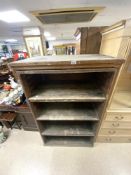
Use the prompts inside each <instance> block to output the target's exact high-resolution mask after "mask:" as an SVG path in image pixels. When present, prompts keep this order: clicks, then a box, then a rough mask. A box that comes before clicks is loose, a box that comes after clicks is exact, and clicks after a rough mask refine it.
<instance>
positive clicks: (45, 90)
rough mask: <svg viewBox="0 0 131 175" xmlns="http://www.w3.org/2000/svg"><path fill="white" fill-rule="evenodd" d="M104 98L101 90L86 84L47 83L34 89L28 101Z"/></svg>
mask: <svg viewBox="0 0 131 175" xmlns="http://www.w3.org/2000/svg"><path fill="white" fill-rule="evenodd" d="M105 99H106V97H105V95H104V93H103V92H102V90H100V89H98V88H95V87H89V85H86V84H84V85H83V84H78V83H74V84H49V85H44V86H40V87H39V88H38V89H35V90H34V91H33V93H32V96H31V97H30V98H29V100H30V102H73V101H77V102H81V101H85V102H86V101H90V102H92V101H93V102H97V101H99V102H102V101H104V100H105Z"/></svg>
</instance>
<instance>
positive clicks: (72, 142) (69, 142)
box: [45, 136, 93, 146]
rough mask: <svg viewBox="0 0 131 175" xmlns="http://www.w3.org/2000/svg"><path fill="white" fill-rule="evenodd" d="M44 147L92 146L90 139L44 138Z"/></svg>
mask: <svg viewBox="0 0 131 175" xmlns="http://www.w3.org/2000/svg"><path fill="white" fill-rule="evenodd" d="M45 140H46V141H45V145H47V146H48V145H50V146H92V145H93V143H92V141H91V138H90V137H49V136H46V137H45Z"/></svg>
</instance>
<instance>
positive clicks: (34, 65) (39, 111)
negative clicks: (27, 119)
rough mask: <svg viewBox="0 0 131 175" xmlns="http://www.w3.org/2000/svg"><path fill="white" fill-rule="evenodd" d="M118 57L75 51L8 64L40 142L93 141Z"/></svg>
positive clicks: (83, 143)
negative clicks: (33, 122) (19, 84)
mask: <svg viewBox="0 0 131 175" xmlns="http://www.w3.org/2000/svg"><path fill="white" fill-rule="evenodd" d="M123 62H124V60H122V59H117V58H112V57H107V56H102V55H77V56H45V57H38V58H37V57H36V58H30V59H26V60H22V61H17V62H14V63H11V64H10V65H11V67H12V69H13V70H14V73H15V74H17V76H18V77H19V79H20V81H21V84H22V86H23V89H24V91H25V95H26V98H27V100H28V103H29V106H30V110H31V111H32V114H33V116H34V119H35V121H36V124H37V126H38V129H39V132H40V135H41V137H42V139H43V141H44V144H45V145H65V146H66V145H67V146H69V145H70V146H91V145H93V143H94V142H95V140H96V137H97V134H98V131H99V128H100V126H101V122H102V119H103V117H104V115H105V111H106V107H107V105H108V102H109V100H110V96H111V94H112V90H113V87H114V84H115V81H116V79H117V76H118V73H119V70H120V67H121V65H122V63H123Z"/></svg>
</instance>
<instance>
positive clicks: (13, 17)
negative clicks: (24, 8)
mask: <svg viewBox="0 0 131 175" xmlns="http://www.w3.org/2000/svg"><path fill="white" fill-rule="evenodd" d="M0 20H2V21H4V22H7V23H16V22H28V21H30V19H29V18H28V17H26V16H25V15H23V14H22V13H20V12H19V11H18V10H10V11H5V12H0Z"/></svg>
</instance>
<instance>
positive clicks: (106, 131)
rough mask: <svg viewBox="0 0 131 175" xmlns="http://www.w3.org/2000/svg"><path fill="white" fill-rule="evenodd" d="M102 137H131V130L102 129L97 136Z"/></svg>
mask: <svg viewBox="0 0 131 175" xmlns="http://www.w3.org/2000/svg"><path fill="white" fill-rule="evenodd" d="M104 135H114V136H126V135H127V136H128V135H129V136H131V129H115V128H114V129H112V128H102V129H100V132H99V136H104Z"/></svg>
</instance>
